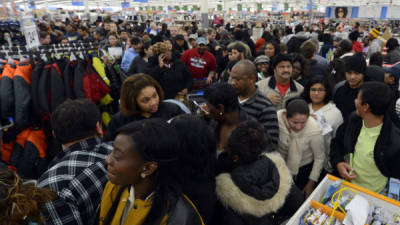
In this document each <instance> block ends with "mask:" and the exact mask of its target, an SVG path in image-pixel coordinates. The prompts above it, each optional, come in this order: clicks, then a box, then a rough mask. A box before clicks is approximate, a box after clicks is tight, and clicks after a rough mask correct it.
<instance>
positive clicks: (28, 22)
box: [21, 16, 40, 49]
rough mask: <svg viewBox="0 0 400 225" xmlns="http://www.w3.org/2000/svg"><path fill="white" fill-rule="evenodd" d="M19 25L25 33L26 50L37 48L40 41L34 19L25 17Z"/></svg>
mask: <svg viewBox="0 0 400 225" xmlns="http://www.w3.org/2000/svg"><path fill="white" fill-rule="evenodd" d="M21 24H22V27H23V31H24V33H25V40H26V47H27V48H28V49H32V48H37V47H39V46H40V41H39V36H38V33H37V29H36V24H35V21H34V18H33V17H32V16H25V17H23V18H22V20H21Z"/></svg>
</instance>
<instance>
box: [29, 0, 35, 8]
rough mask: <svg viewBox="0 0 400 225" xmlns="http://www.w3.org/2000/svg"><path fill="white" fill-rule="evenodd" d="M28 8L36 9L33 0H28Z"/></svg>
mask: <svg viewBox="0 0 400 225" xmlns="http://www.w3.org/2000/svg"><path fill="white" fill-rule="evenodd" d="M28 8H29V9H36V3H35V0H28Z"/></svg>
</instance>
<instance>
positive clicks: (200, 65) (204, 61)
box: [181, 37, 217, 89]
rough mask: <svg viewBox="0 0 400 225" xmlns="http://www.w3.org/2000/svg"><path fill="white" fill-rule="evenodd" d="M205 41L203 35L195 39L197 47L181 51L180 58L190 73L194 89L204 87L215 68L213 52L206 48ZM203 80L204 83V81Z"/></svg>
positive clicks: (210, 81)
mask: <svg viewBox="0 0 400 225" xmlns="http://www.w3.org/2000/svg"><path fill="white" fill-rule="evenodd" d="M206 44H207V41H206V39H205V38H204V37H199V38H198V39H197V48H192V49H189V50H187V51H186V52H185V53H183V55H182V57H181V60H182V61H183V62H184V63H185V64H186V66H187V67H188V68H189V70H190V72H191V73H192V76H193V80H194V84H193V88H194V89H199V88H204V87H205V86H208V85H210V84H211V83H212V80H213V78H214V76H215V71H216V70H217V63H216V60H215V57H214V55H213V54H211V53H210V52H208V50H207V45H206ZM204 81H205V83H204Z"/></svg>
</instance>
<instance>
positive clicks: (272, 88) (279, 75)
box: [257, 54, 304, 110]
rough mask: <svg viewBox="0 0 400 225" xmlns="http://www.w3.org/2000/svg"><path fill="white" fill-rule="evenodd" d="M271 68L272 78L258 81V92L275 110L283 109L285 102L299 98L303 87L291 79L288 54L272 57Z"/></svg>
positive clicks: (290, 65)
mask: <svg viewBox="0 0 400 225" xmlns="http://www.w3.org/2000/svg"><path fill="white" fill-rule="evenodd" d="M272 66H273V68H274V76H270V77H268V78H266V79H264V80H261V81H258V82H257V86H258V88H259V90H260V92H261V93H262V94H263V95H264V96H265V97H267V98H268V99H269V100H271V102H272V103H274V105H275V107H276V108H277V110H280V109H283V108H285V104H286V102H287V101H288V100H289V99H291V98H294V97H298V96H300V94H301V93H302V92H303V89H304V88H303V86H302V85H301V84H299V83H298V82H297V81H295V80H293V79H292V71H293V65H292V58H291V57H290V56H289V55H288V54H278V55H277V56H275V57H274V59H273V62H272Z"/></svg>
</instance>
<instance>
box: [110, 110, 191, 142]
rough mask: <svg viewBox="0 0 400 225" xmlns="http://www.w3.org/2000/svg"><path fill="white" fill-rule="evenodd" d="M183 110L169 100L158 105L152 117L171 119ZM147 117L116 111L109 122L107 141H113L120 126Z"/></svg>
mask: <svg viewBox="0 0 400 225" xmlns="http://www.w3.org/2000/svg"><path fill="white" fill-rule="evenodd" d="M182 113H183V111H182V110H181V108H179V106H177V105H175V104H173V103H169V102H161V103H160V105H159V106H158V111H157V112H155V113H153V115H152V116H151V117H152V118H163V119H167V120H168V119H171V118H172V117H175V116H177V115H179V114H182ZM143 119H146V118H145V117H143V116H142V115H140V114H134V115H131V116H123V115H122V113H121V112H118V113H116V114H115V115H113V117H112V118H111V121H110V123H109V124H108V130H107V134H106V135H105V136H104V140H105V141H113V140H114V139H115V136H116V132H117V130H118V128H120V127H122V126H123V125H125V124H128V123H130V122H134V121H138V120H143Z"/></svg>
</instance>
